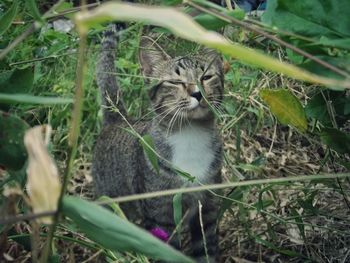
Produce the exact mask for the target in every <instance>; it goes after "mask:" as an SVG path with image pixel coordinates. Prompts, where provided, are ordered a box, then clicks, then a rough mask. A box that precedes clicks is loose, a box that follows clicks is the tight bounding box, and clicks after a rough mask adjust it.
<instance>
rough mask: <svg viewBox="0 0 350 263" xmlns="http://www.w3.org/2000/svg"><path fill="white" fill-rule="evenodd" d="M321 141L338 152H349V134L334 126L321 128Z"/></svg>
mask: <svg viewBox="0 0 350 263" xmlns="http://www.w3.org/2000/svg"><path fill="white" fill-rule="evenodd" d="M320 137H321V141H322V142H323V143H324V144H326V145H327V146H329V147H330V148H331V149H333V150H335V151H337V152H338V153H343V154H344V153H350V135H349V134H348V133H345V132H342V131H340V130H338V129H335V128H323V129H322V131H321V134H320Z"/></svg>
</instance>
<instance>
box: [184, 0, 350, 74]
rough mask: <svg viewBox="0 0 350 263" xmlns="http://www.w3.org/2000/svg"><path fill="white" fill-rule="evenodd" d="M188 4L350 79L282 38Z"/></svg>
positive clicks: (215, 12)
mask: <svg viewBox="0 0 350 263" xmlns="http://www.w3.org/2000/svg"><path fill="white" fill-rule="evenodd" d="M186 3H187V4H188V5H190V6H192V7H194V8H196V9H198V10H200V11H202V12H205V13H207V14H210V15H213V16H215V17H217V18H220V19H221V20H224V21H226V22H228V23H231V24H236V25H239V26H240V27H242V28H244V29H247V30H249V31H252V32H255V33H257V34H259V35H262V36H264V37H266V38H268V39H271V40H273V41H275V42H276V43H278V44H280V45H281V46H284V47H286V48H289V49H291V50H293V51H294V52H296V53H298V54H300V55H302V56H304V57H306V58H308V59H310V60H312V61H314V62H316V63H317V64H320V65H322V66H323V67H325V68H327V69H329V70H331V71H333V72H335V73H337V74H339V75H341V76H343V77H345V78H349V77H350V75H349V74H348V73H347V72H345V71H343V70H341V69H339V68H337V67H335V66H333V65H331V64H329V63H328V62H326V61H323V60H321V59H319V58H317V57H315V56H313V55H311V54H310V53H308V52H306V51H304V50H302V49H300V48H298V47H295V46H293V45H291V44H289V43H287V42H285V41H283V40H282V39H280V38H278V37H276V36H274V35H271V34H269V33H267V32H265V31H263V30H261V29H260V28H257V27H254V26H252V25H249V24H247V23H245V22H242V21H240V20H238V19H236V18H234V17H231V16H228V15H225V14H223V13H219V12H217V11H216V10H209V9H207V8H205V7H202V6H200V5H198V4H196V3H194V2H191V1H186Z"/></svg>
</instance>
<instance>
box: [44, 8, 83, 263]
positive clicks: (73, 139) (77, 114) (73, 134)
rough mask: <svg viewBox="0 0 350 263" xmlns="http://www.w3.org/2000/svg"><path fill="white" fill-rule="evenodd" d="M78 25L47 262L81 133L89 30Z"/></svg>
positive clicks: (47, 245) (45, 252)
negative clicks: (72, 85)
mask: <svg viewBox="0 0 350 263" xmlns="http://www.w3.org/2000/svg"><path fill="white" fill-rule="evenodd" d="M82 2H83V1H82ZM84 4H85V3H82V5H84ZM83 10H84V9H83ZM77 27H78V31H79V35H80V41H79V50H78V64H77V71H76V76H77V77H76V90H75V103H74V107H73V113H72V120H71V125H70V130H69V134H68V150H67V151H68V159H67V166H66V169H65V174H64V177H63V182H62V189H61V194H60V197H59V199H58V205H57V213H56V214H55V215H54V217H53V223H52V225H51V227H50V229H49V233H48V237H47V242H46V247H45V250H44V252H43V256H42V258H41V262H43V263H45V262H47V259H48V257H49V255H50V253H51V246H52V241H53V237H54V233H55V230H56V227H57V225H58V220H59V216H60V212H61V210H62V200H63V196H64V195H65V193H66V190H67V186H68V182H69V179H70V177H71V173H72V168H73V165H74V159H75V156H76V153H77V144H78V137H79V134H80V123H81V116H82V106H83V96H84V89H83V82H84V75H85V74H84V73H85V50H86V34H87V32H86V30H83V29H81V28H80V30H79V24H77Z"/></svg>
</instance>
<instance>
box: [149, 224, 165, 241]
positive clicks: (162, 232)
mask: <svg viewBox="0 0 350 263" xmlns="http://www.w3.org/2000/svg"><path fill="white" fill-rule="evenodd" d="M150 232H151V234H152V235H153V236H155V237H158V238H159V239H160V240H163V241H164V242H167V241H168V239H169V234H168V233H167V232H166V231H165V230H163V229H162V228H160V227H155V228H152V229H151V230H150Z"/></svg>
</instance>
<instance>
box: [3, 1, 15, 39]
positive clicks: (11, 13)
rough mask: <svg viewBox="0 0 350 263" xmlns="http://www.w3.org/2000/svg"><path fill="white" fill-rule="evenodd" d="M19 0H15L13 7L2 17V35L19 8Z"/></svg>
mask: <svg viewBox="0 0 350 263" xmlns="http://www.w3.org/2000/svg"><path fill="white" fill-rule="evenodd" d="M18 4H19V1H18V0H14V1H13V4H12V6H11V8H10V9H9V10H7V12H6V13H5V14H3V15H2V16H1V17H0V36H1V35H2V34H3V33H5V31H6V30H7V29H8V28H9V27H10V26H11V23H12V21H13V19H14V18H15V16H16V14H17V10H18Z"/></svg>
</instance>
